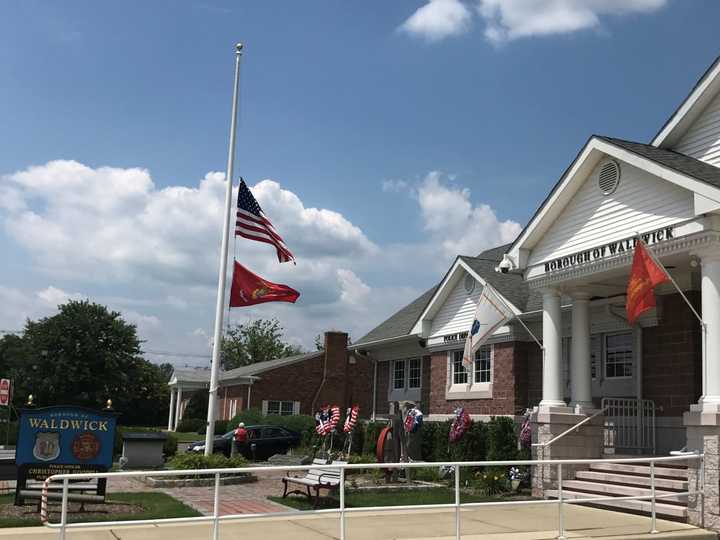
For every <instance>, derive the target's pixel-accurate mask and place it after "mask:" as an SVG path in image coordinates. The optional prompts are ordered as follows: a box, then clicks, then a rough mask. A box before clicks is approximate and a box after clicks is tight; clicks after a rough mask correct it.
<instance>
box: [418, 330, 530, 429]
mask: <svg viewBox="0 0 720 540" xmlns="http://www.w3.org/2000/svg"><path fill="white" fill-rule="evenodd" d="M527 357H528V355H527V349H526V344H525V343H522V342H507V343H496V344H494V345H493V366H492V369H493V380H492V394H493V395H492V398H487V399H465V400H464V399H451V400H448V399H446V388H447V377H448V353H447V352H437V353H433V354H432V355H431V357H430V370H428V371H429V376H430V381H429V396H428V403H429V407H428V411H427V412H428V413H429V414H452V413H453V411H454V410H455V409H456V408H457V407H464V408H465V409H466V410H467V411H468V412H469V413H470V414H484V415H501V414H502V415H514V414H517V413H519V412H522V411H523V410H524V409H525V407H527V405H528V400H527V386H526V385H527V380H528V369H527V366H528V360H527Z"/></svg>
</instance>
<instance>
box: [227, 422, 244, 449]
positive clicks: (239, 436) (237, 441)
mask: <svg viewBox="0 0 720 540" xmlns="http://www.w3.org/2000/svg"><path fill="white" fill-rule="evenodd" d="M247 437H248V432H247V429H245V424H244V423H243V422H240V423H239V424H238V427H237V428H235V434H234V437H233V439H234V440H233V444H232V447H231V448H230V457H232V456H234V455H235V454H236V453H238V452H240V453H242V450H241V449H242V448H243V447H244V446H245V443H246V442H247Z"/></svg>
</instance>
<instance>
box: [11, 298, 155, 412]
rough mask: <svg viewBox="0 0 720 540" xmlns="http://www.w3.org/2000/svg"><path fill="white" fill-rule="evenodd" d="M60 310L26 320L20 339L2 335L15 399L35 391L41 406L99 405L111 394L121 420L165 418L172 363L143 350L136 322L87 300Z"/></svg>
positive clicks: (109, 397)
mask: <svg viewBox="0 0 720 540" xmlns="http://www.w3.org/2000/svg"><path fill="white" fill-rule="evenodd" d="M58 310H59V312H58V313H57V315H54V316H52V317H46V318H44V319H41V320H39V321H27V323H26V325H25V332H24V334H23V336H22V337H21V338H20V342H19V343H18V342H13V341H14V340H8V339H7V336H6V338H3V340H2V343H3V346H4V347H5V349H3V348H2V347H0V351H2V352H0V362H2V365H3V367H4V366H5V365H8V366H10V367H9V369H11V370H13V369H14V370H15V371H14V372H13V373H14V379H15V383H16V398H17V399H15V400H14V401H15V402H16V403H21V401H20V400H25V399H27V395H28V394H30V393H32V394H33V396H34V397H35V403H37V404H38V405H40V406H47V405H82V406H86V407H91V408H98V407H102V406H103V405H104V404H105V402H106V400H107V399H112V400H113V406H114V408H115V409H116V410H118V411H119V412H120V413H121V414H122V416H121V417H120V422H122V423H125V424H131V423H139V424H143V425H158V424H162V423H164V421H165V420H166V419H167V410H168V409H167V408H168V403H169V389H168V386H167V382H168V374H167V372H168V368H167V366H165V367H161V366H157V365H155V364H152V363H150V362H148V361H147V360H144V359H143V358H142V357H141V356H140V340H139V339H138V337H137V333H136V329H135V326H134V325H132V324H128V323H127V322H125V321H124V320H123V319H122V317H121V316H120V313H118V312H115V311H109V310H108V309H107V308H106V307H105V306H102V305H100V304H95V303H91V302H89V301H70V302H68V303H67V304H64V305H61V306H59V307H58ZM17 359H22V363H23V365H22V366H18V365H17V362H18V360H17ZM6 363H7V364H6Z"/></svg>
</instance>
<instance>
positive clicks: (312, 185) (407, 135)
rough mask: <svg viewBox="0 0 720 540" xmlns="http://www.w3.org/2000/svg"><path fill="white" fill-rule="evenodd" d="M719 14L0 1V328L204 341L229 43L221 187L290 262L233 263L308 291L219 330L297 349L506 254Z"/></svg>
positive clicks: (653, 99)
mask: <svg viewBox="0 0 720 540" xmlns="http://www.w3.org/2000/svg"><path fill="white" fill-rule="evenodd" d="M560 4H562V5H560ZM719 17H720V4H718V3H717V2H715V1H712V0H705V1H704V0H691V1H687V0H683V1H679V0H675V1H672V0H667V1H665V0H623V1H620V0H605V1H602V2H600V1H598V0H569V1H567V2H564V3H559V2H555V1H553V0H504V1H503V2H500V1H499V0H472V1H470V0H468V1H461V0H433V1H432V2H425V1H400V2H381V1H371V2H332V1H316V2H249V1H243V2H240V1H234V2H221V1H219V0H207V1H197V2H169V1H168V2H160V1H156V2H123V3H121V4H117V3H116V4H113V5H110V4H106V3H102V4H99V3H97V2H89V1H88V2H80V1H73V2H64V3H62V4H61V3H56V2H49V1H48V2H37V1H17V2H6V3H5V4H4V9H3V17H2V18H1V19H0V66H2V67H3V77H2V80H3V84H1V85H0V118H2V119H3V122H2V127H1V128H0V148H2V151H1V152H0V196H1V197H0V199H1V201H0V224H1V225H2V228H0V248H1V249H2V252H3V253H4V257H3V264H2V267H0V298H1V299H2V300H3V301H2V302H0V329H15V328H18V327H20V326H21V325H22V321H23V319H24V318H25V317H27V316H30V317H37V316H42V315H46V314H49V313H52V309H53V308H52V306H53V304H54V303H56V302H57V301H62V300H64V299H66V298H68V297H78V298H80V297H91V298H93V299H96V300H98V301H102V302H105V303H107V304H109V305H111V306H112V307H114V308H116V309H119V310H121V311H123V313H125V314H126V316H127V317H128V318H129V319H130V320H132V321H133V322H136V323H137V324H138V327H139V329H140V331H141V334H142V335H143V337H144V338H145V339H147V340H148V345H147V347H148V348H153V349H154V350H173V351H175V350H177V351H185V352H188V351H189V352H199V353H205V352H206V351H207V334H208V333H209V332H210V330H211V323H212V306H213V303H214V299H213V296H214V286H213V280H214V279H215V275H216V272H217V270H216V268H217V261H216V260H214V259H213V257H216V256H217V255H216V250H217V247H216V246H217V240H218V238H217V228H218V227H219V226H220V225H219V219H220V214H219V202H220V196H221V195H220V194H221V188H222V186H221V180H222V178H221V175H215V176H212V175H211V176H210V177H207V178H208V179H207V180H206V182H205V185H204V188H202V187H200V182H201V180H202V179H203V178H206V175H208V173H211V172H217V171H219V172H222V171H223V170H224V167H225V160H226V152H227V135H228V133H227V132H228V115H229V107H230V91H231V77H232V63H233V52H232V51H233V47H232V45H233V43H234V42H235V41H237V40H241V41H243V42H245V44H246V52H245V55H244V58H243V64H242V84H241V86H242V88H241V120H240V126H239V134H238V136H239V138H238V161H237V171H238V173H239V174H241V175H242V176H244V177H245V178H246V180H247V181H248V183H249V184H250V185H251V186H255V187H254V188H253V189H254V190H256V196H258V198H259V200H260V201H261V204H263V206H264V208H265V210H266V212H267V213H268V214H269V215H270V217H271V218H272V219H273V220H274V221H275V222H276V224H277V225H278V228H279V229H280V232H281V233H283V234H284V235H285V236H286V240H287V241H288V244H289V246H290V248H291V249H295V251H296V254H297V255H298V259H299V264H298V266H297V267H289V266H288V265H283V267H279V265H278V264H277V263H276V261H274V260H273V254H272V252H271V251H269V250H268V249H266V248H264V247H263V246H249V245H248V244H247V243H246V242H245V243H238V244H237V246H236V247H235V248H234V249H236V250H237V254H238V258H239V259H240V260H241V261H244V262H246V263H247V264H248V266H250V267H251V268H252V269H254V270H256V271H257V272H259V273H261V274H262V275H265V276H266V277H268V278H271V279H278V280H284V282H286V283H288V284H291V285H295V286H297V288H299V289H300V290H301V292H303V297H302V299H301V301H300V302H299V303H298V305H296V306H284V305H282V306H263V307H262V308H260V309H257V310H253V311H252V312H245V311H243V312H234V313H233V320H239V321H240V320H244V318H246V317H248V316H256V317H257V316H270V315H276V316H278V317H279V318H280V319H281V322H282V323H283V325H284V326H285V327H286V330H287V334H288V337H289V338H290V339H292V340H294V341H297V342H299V343H302V344H304V345H306V346H310V344H311V343H312V339H313V337H314V335H315V334H316V333H317V332H319V331H321V330H322V329H327V328H337V329H347V330H349V331H350V332H351V333H352V334H353V335H354V336H355V337H359V336H360V335H361V334H362V333H364V332H365V331H367V330H368V329H370V328H371V327H372V326H374V325H375V324H377V323H378V322H380V320H381V319H382V318H383V317H385V316H386V315H388V314H389V313H391V312H392V311H393V310H394V309H396V308H398V307H400V306H401V305H402V304H404V303H405V302H407V301H409V300H411V299H412V298H413V297H414V296H415V295H417V294H418V293H420V292H422V291H424V290H425V289H426V288H428V287H429V286H431V285H432V284H433V283H434V282H435V280H437V279H439V277H441V276H442V274H443V272H444V270H445V269H446V268H447V266H448V265H449V263H450V262H451V261H452V258H453V256H454V255H455V254H457V253H458V252H462V253H463V254H476V253H477V252H479V251H480V250H482V249H484V248H486V247H491V246H492V245H493V244H496V243H500V242H503V241H506V240H508V239H510V238H512V236H513V235H514V234H515V233H516V232H517V230H519V227H520V226H522V225H524V223H525V222H526V220H527V219H528V217H529V216H530V215H532V213H533V212H534V211H535V209H536V207H537V205H538V204H539V203H540V201H541V200H542V199H543V198H544V197H545V195H546V194H547V192H548V190H549V189H550V188H551V187H552V185H553V184H554V183H555V181H556V180H557V178H558V177H559V175H560V174H561V173H562V171H563V170H564V169H565V167H566V166H567V165H568V164H569V163H570V161H571V160H572V159H573V157H574V156H575V153H576V152H577V151H578V150H579V148H580V147H581V146H582V145H583V144H584V142H585V140H586V139H587V137H588V136H589V135H590V134H592V133H599V134H606V135H612V136H617V137H621V138H627V139H631V140H638V141H648V140H649V139H650V138H651V137H652V135H653V134H654V133H655V132H656V131H657V130H658V129H659V127H660V126H661V125H662V123H663V122H664V121H665V119H666V118H667V117H668V116H669V115H670V113H671V112H672V111H673V110H674V108H675V107H676V106H677V105H678V104H679V102H680V101H681V100H682V98H683V97H684V96H685V95H686V93H687V92H688V91H689V89H690V88H691V86H692V85H693V84H694V83H695V81H696V80H697V78H698V77H699V76H700V75H701V74H702V73H703V71H704V70H705V68H706V67H707V66H708V65H709V64H710V63H711V62H712V61H713V59H714V58H715V56H716V55H717V54H718V52H719V51H720V48H719V47H718V43H717V40H716V39H714V36H715V35H716V27H715V26H716V21H717V20H718V18H719ZM679 22H681V24H679ZM108 167H110V168H112V169H108ZM265 179H269V180H271V182H264V183H262V184H259V183H260V182H261V181H262V180H265ZM128 186H129V187H128ZM182 187H185V188H187V191H183V190H182V189H181V188H182ZM179 201H181V202H179ZM458 208H459V209H460V210H459V211H458ZM298 223H300V225H299V226H298ZM157 359H160V357H158V358H157ZM183 361H184V360H183ZM190 361H191V362H192V360H190ZM198 361H199V362H201V363H202V361H201V360H198Z"/></svg>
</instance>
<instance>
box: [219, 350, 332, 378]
mask: <svg viewBox="0 0 720 540" xmlns="http://www.w3.org/2000/svg"><path fill="white" fill-rule="evenodd" d="M323 354H325V353H324V352H323V351H312V352H309V353H303V354H296V355H294V356H287V357H285V358H276V359H275V360H266V361H265V362H257V363H255V364H250V365H248V366H241V367H239V368H235V369H231V370H228V371H223V372H222V373H221V374H220V380H221V381H225V380H229V379H236V378H238V377H251V376H254V375H260V374H261V373H265V372H266V371H270V370H272V369H277V368H280V367H284V366H289V365H291V364H297V363H298V362H304V361H305V360H311V359H313V358H316V357H318V356H322V355H323Z"/></svg>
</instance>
